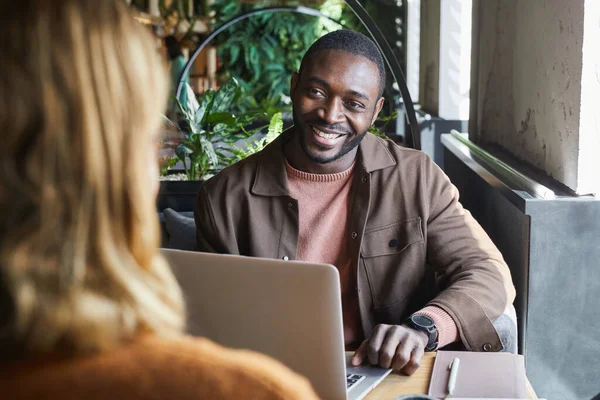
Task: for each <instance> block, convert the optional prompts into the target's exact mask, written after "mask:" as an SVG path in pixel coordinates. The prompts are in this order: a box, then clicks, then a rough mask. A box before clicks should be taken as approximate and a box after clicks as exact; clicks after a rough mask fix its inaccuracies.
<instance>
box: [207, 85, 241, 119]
mask: <svg viewBox="0 0 600 400" xmlns="http://www.w3.org/2000/svg"><path fill="white" fill-rule="evenodd" d="M238 87H239V83H238V81H237V80H236V79H235V78H231V79H230V80H229V81H227V82H226V83H225V84H224V85H223V86H221V87H220V88H219V90H218V91H217V92H216V93H215V97H214V100H213V101H212V106H211V112H223V111H226V110H227V109H228V108H229V107H230V106H231V103H232V102H233V99H234V98H235V96H236V94H237V91H238Z"/></svg>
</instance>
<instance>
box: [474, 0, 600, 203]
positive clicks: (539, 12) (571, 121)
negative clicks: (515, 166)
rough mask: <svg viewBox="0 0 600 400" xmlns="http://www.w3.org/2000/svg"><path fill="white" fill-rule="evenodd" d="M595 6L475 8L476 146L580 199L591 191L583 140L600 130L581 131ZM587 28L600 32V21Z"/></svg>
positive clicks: (575, 0) (574, 1)
mask: <svg viewBox="0 0 600 400" xmlns="http://www.w3.org/2000/svg"><path fill="white" fill-rule="evenodd" d="M593 1H595V0H570V1H563V0H511V1H506V0H483V1H482V0H479V2H478V4H476V6H475V7H474V10H475V13H474V20H476V21H475V24H474V30H476V32H474V36H477V42H478V43H477V44H476V45H475V43H474V46H473V47H474V48H473V51H474V53H473V64H474V65H473V68H472V71H473V73H474V74H476V76H475V77H474V79H473V80H472V85H473V87H472V88H471V90H472V93H473V95H472V101H475V102H476V104H474V105H473V106H472V107H471V120H472V123H471V126H470V133H471V135H472V139H473V140H474V141H476V142H479V143H480V144H485V143H493V144H498V145H500V146H502V147H503V148H505V149H506V150H508V151H509V152H510V153H512V154H513V155H515V156H517V157H518V158H519V159H521V160H523V161H526V162H527V163H529V164H532V165H533V166H535V167H538V168H540V169H541V170H543V171H545V172H546V173H547V174H548V175H550V176H552V177H553V178H554V179H556V180H558V181H559V182H562V183H563V184H565V185H566V186H568V187H570V188H571V189H573V190H575V191H580V192H581V191H587V190H589V189H588V188H589V187H590V185H589V184H588V183H586V182H583V181H581V179H580V178H581V173H580V170H581V169H582V167H585V166H583V165H582V162H583V159H580V148H581V143H582V140H581V139H582V137H584V136H586V135H591V136H592V137H593V133H592V132H590V129H592V130H594V129H595V130H596V134H597V133H598V132H599V129H600V128H599V127H600V124H598V125H596V126H595V127H594V126H593V124H592V123H587V126H586V130H585V131H584V130H582V126H581V121H583V119H581V118H582V107H581V102H582V90H581V88H582V71H585V68H584V66H583V42H584V14H585V13H584V10H585V5H586V4H585V3H591V2H593ZM595 8H598V7H597V6H595ZM588 17H589V15H588ZM590 23H591V24H593V23H595V24H596V28H597V27H598V24H599V23H600V20H598V19H596V20H593V18H592V21H591V22H590ZM598 30H600V29H598ZM598 39H600V38H599V37H597V39H596V43H597V40H598ZM598 52H600V50H598V49H596V53H598ZM597 66H598V64H596V67H597ZM588 67H589V66H588ZM592 69H593V68H592ZM596 72H597V70H594V73H596ZM590 77H591V74H590ZM588 97H590V99H588V100H593V98H594V97H595V98H596V99H598V98H600V91H596V92H595V93H589V96H588ZM584 109H585V107H584ZM596 114H597V113H596ZM597 150H598V151H600V145H599V146H598V149H597ZM596 158H598V159H600V154H597V157H596ZM596 162H598V161H596ZM598 166H599V167H600V165H598ZM588 168H589V167H588ZM599 170H600V168H599ZM596 177H598V175H596ZM590 179H593V178H590ZM599 183H600V182H599Z"/></svg>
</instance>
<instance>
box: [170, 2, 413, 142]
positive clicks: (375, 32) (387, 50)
mask: <svg viewBox="0 0 600 400" xmlns="http://www.w3.org/2000/svg"><path fill="white" fill-rule="evenodd" d="M345 2H346V4H348V6H349V7H350V8H351V9H352V11H353V12H354V14H355V15H356V16H357V17H358V19H359V20H360V22H361V23H362V24H363V26H364V27H365V28H366V29H367V32H369V34H370V35H371V38H372V39H373V40H374V41H375V44H376V45H377V47H379V50H381V53H382V55H383V59H384V60H385V63H386V64H387V66H388V68H389V69H390V71H391V72H392V76H393V77H394V80H395V81H396V82H397V83H398V87H399V89H400V94H401V96H402V99H403V101H404V108H405V112H406V117H407V119H408V124H409V128H410V133H411V139H412V143H408V144H409V145H412V147H413V148H415V149H417V150H420V149H421V140H420V137H419V127H418V123H417V116H416V114H415V108H414V105H413V102H412V99H411V97H410V93H409V91H408V87H407V85H406V79H405V77H404V73H403V72H402V67H401V66H400V62H399V61H398V60H397V59H396V57H395V56H394V53H393V52H392V48H391V46H390V44H389V43H388V41H387V40H386V38H385V36H383V33H382V32H381V30H380V29H379V27H377V24H375V21H373V19H372V18H371V17H370V16H369V14H368V13H367V11H366V10H365V9H364V8H363V6H361V5H360V3H359V2H358V0H345ZM277 11H287V12H295V13H299V14H306V15H313V16H315V17H323V18H327V19H328V20H330V21H333V22H335V23H337V24H339V25H340V26H342V27H343V26H344V25H343V24H342V23H341V22H339V21H337V20H335V19H333V18H331V17H328V16H327V15H325V14H323V13H321V12H320V11H319V10H315V9H314V8H310V7H305V6H279V7H264V8H261V9H256V10H252V11H248V12H245V13H242V14H239V15H237V16H235V17H233V18H232V19H230V20H229V21H227V22H225V23H224V24H222V25H221V26H219V27H218V28H217V29H215V30H214V31H212V32H211V33H210V35H208V36H207V37H206V39H204V40H203V41H202V43H200V45H199V46H198V47H197V48H196V50H194V52H193V53H192V55H191V56H190V58H189V60H188V62H187V63H186V65H185V67H184V69H183V71H182V73H181V75H180V77H179V83H178V84H177V92H176V97H177V98H179V95H180V94H181V90H182V89H183V82H184V77H185V76H186V75H187V74H188V73H189V71H190V69H191V68H192V64H193V63H194V61H195V60H196V57H198V55H199V54H200V52H202V50H203V49H204V48H205V47H206V46H207V45H208V43H210V41H211V40H213V39H214V38H215V37H216V36H217V35H218V34H219V33H221V32H222V31H224V30H225V29H227V28H229V27H230V26H231V25H233V24H236V23H238V22H240V21H242V20H244V19H247V18H250V17H252V16H254V15H258V14H263V13H267V12H277Z"/></svg>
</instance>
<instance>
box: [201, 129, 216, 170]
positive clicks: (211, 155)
mask: <svg viewBox="0 0 600 400" xmlns="http://www.w3.org/2000/svg"><path fill="white" fill-rule="evenodd" d="M200 142H201V143H202V150H203V153H204V154H205V155H206V156H207V157H208V159H209V161H210V163H211V164H212V165H214V166H215V167H216V166H217V165H219V157H217V153H215V148H214V147H213V144H212V143H211V142H210V140H208V139H207V138H206V137H204V136H200Z"/></svg>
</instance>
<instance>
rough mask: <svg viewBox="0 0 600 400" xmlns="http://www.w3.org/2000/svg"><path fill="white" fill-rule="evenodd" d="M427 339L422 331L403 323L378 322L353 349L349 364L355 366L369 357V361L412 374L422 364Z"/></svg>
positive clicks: (372, 363)
mask: <svg viewBox="0 0 600 400" xmlns="http://www.w3.org/2000/svg"><path fill="white" fill-rule="evenodd" d="M428 340H429V338H428V337H427V334H426V333H425V332H421V331H417V330H414V329H411V328H409V327H407V326H404V325H385V324H380V325H377V326H376V327H375V329H373V334H372V335H371V337H370V338H369V339H367V340H365V341H364V342H362V343H361V345H360V346H359V348H358V350H356V353H354V356H353V357H352V365H354V366H358V365H360V364H362V363H363V362H365V361H368V362H369V364H371V365H378V366H380V367H382V368H393V369H394V370H396V371H402V372H403V373H405V374H406V375H412V374H414V373H415V371H416V370H417V369H418V368H419V365H420V364H421V358H422V357H423V353H424V352H425V347H426V346H427V342H428Z"/></svg>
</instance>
